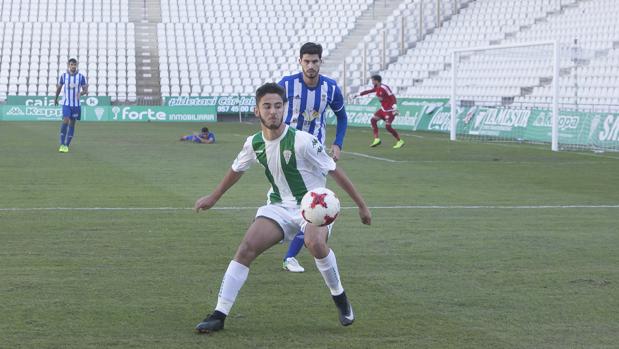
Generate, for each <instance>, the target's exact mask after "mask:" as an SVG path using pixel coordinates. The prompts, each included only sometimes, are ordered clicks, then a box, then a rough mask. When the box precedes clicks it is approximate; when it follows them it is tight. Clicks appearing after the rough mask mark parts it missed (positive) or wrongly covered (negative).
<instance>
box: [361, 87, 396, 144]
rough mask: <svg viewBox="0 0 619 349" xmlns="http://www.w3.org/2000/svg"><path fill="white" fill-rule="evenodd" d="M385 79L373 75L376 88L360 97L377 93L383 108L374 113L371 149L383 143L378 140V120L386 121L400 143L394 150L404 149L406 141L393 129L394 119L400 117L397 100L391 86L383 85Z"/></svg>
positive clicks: (386, 124)
mask: <svg viewBox="0 0 619 349" xmlns="http://www.w3.org/2000/svg"><path fill="white" fill-rule="evenodd" d="M382 80H383V78H382V77H381V76H380V75H372V85H374V88H373V89H371V90H366V91H362V92H360V93H359V96H363V95H367V94H369V93H376V97H377V98H378V100H379V101H380V105H381V108H380V109H378V110H377V111H376V113H374V116H373V117H372V120H371V122H372V131H373V132H374V141H372V144H370V147H375V146H377V145H379V144H380V143H381V141H380V138H378V120H379V119H381V120H383V121H385V129H386V130H387V131H389V133H391V134H392V135H393V137H395V139H397V140H398V141H397V142H396V143H395V145H394V146H393V148H394V149H399V148H402V146H403V145H404V141H403V140H402V139H400V135H399V134H398V132H397V131H396V130H394V129H393V127H391V123H392V122H393V119H395V117H396V115H398V109H397V108H398V106H397V100H396V98H395V95H394V94H393V92H391V89H390V88H389V86H387V85H384V84H382V83H381V82H382Z"/></svg>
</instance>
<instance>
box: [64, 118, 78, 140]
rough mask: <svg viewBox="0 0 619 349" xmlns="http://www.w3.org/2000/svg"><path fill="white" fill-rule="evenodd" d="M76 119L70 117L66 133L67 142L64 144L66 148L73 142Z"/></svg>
mask: <svg viewBox="0 0 619 349" xmlns="http://www.w3.org/2000/svg"><path fill="white" fill-rule="evenodd" d="M77 120H78V119H77V118H75V117H72V118H71V120H70V121H69V129H68V132H67V141H66V142H65V145H66V146H67V147H68V146H69V145H70V144H71V140H73V134H74V133H75V122H76V121H77Z"/></svg>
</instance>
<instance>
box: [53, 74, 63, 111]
mask: <svg viewBox="0 0 619 349" xmlns="http://www.w3.org/2000/svg"><path fill="white" fill-rule="evenodd" d="M63 84H64V74H63V76H61V77H60V78H59V79H58V83H57V84H56V97H54V105H58V96H60V91H62V85H63Z"/></svg>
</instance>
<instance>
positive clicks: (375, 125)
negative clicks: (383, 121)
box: [370, 118, 378, 138]
mask: <svg viewBox="0 0 619 349" xmlns="http://www.w3.org/2000/svg"><path fill="white" fill-rule="evenodd" d="M370 123H372V133H373V134H374V138H378V119H376V118H372V119H370Z"/></svg>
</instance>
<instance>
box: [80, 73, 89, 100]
mask: <svg viewBox="0 0 619 349" xmlns="http://www.w3.org/2000/svg"><path fill="white" fill-rule="evenodd" d="M87 94H88V82H87V81H86V77H84V76H82V92H80V96H85V95H87Z"/></svg>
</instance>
